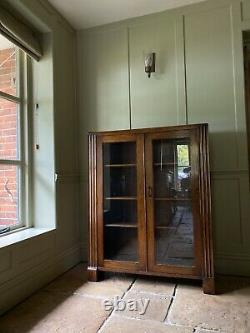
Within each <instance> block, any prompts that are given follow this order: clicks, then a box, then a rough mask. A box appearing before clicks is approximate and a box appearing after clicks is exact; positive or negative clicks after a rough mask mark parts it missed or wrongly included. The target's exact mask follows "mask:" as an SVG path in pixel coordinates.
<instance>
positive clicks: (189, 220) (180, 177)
mask: <svg viewBox="0 0 250 333" xmlns="http://www.w3.org/2000/svg"><path fill="white" fill-rule="evenodd" d="M89 237H90V240H89V246H90V248H89V265H88V276H89V280H90V281H98V279H99V274H100V273H101V272H103V271H112V272H124V273H133V274H144V275H155V276H166V277H178V278H190V279H200V280H202V281H203V290H204V292H205V293H209V294H214V293H215V286H214V268H213V246H212V235H211V198H210V170H209V153H208V127H207V125H206V124H199V125H187V126H176V127H165V128H154V129H139V130H129V131H115V132H102V133H90V134H89Z"/></svg>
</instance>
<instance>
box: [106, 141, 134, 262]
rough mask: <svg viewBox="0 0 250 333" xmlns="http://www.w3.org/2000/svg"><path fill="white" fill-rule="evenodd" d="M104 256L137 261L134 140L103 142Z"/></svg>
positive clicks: (110, 258)
mask: <svg viewBox="0 0 250 333" xmlns="http://www.w3.org/2000/svg"><path fill="white" fill-rule="evenodd" d="M103 196H104V197H103V223H104V233H103V237H104V259H106V260H117V261H138V222H137V221H138V219H137V158H136V142H115V143H103Z"/></svg>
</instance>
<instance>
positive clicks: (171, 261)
mask: <svg viewBox="0 0 250 333" xmlns="http://www.w3.org/2000/svg"><path fill="white" fill-rule="evenodd" d="M153 165H154V169H153V170H154V215H155V237H156V262H157V263H158V264H167V265H177V266H193V265H194V246H193V215H192V205H191V194H192V188H191V171H192V170H191V161H190V141H189V139H181V140H156V141H154V142H153Z"/></svg>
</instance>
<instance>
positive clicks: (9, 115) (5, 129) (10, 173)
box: [0, 48, 18, 226]
mask: <svg viewBox="0 0 250 333" xmlns="http://www.w3.org/2000/svg"><path fill="white" fill-rule="evenodd" d="M15 79H16V54H15V48H9V49H4V50H0V90H1V91H3V92H6V93H8V94H11V95H16V88H15V86H16V82H15ZM17 111H18V109H17V105H16V103H13V102H10V101H7V100H6V99H3V98H0V159H10V160H12V159H17V158H18V156H17V153H18V152H17V127H18V126H17V124H18V122H17V114H18V113H17ZM17 223H18V168H17V167H16V166H13V165H3V164H0V226H3V225H7V226H9V225H15V224H17Z"/></svg>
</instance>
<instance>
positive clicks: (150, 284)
mask: <svg viewBox="0 0 250 333" xmlns="http://www.w3.org/2000/svg"><path fill="white" fill-rule="evenodd" d="M174 289H175V284H174V283H170V282H167V281H163V280H162V279H161V280H159V279H137V280H136V281H135V283H134V284H133V286H132V288H131V291H133V292H143V293H153V294H161V295H166V296H170V297H171V296H172V295H173V293H174Z"/></svg>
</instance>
